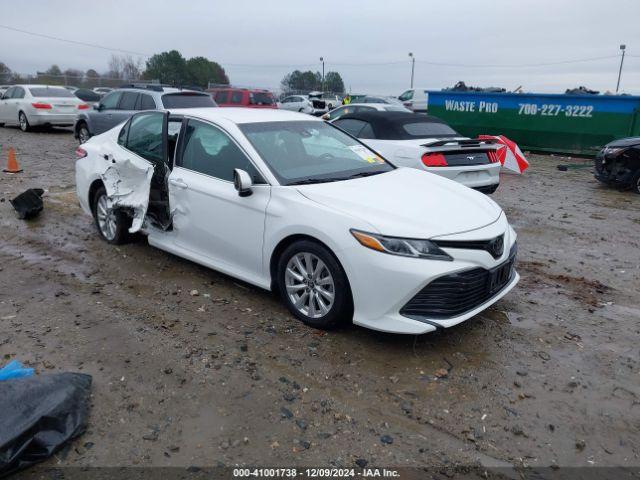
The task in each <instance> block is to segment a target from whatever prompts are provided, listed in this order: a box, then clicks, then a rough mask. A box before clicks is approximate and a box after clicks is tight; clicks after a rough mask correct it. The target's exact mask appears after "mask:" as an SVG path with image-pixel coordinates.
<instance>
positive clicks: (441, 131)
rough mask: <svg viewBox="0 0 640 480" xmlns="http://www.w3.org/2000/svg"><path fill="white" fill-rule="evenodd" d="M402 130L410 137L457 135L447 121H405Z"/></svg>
mask: <svg viewBox="0 0 640 480" xmlns="http://www.w3.org/2000/svg"><path fill="white" fill-rule="evenodd" d="M402 130H404V132H405V133H406V134H407V136H408V137H417V138H422V137H427V138H428V137H442V136H451V137H453V136H456V135H458V132H456V131H455V130H454V129H453V128H451V127H450V126H449V125H447V124H446V123H441V122H414V123H405V124H404V125H402Z"/></svg>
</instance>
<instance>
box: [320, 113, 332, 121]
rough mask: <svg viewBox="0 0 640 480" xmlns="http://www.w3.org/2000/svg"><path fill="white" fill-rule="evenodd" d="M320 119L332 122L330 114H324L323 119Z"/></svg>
mask: <svg viewBox="0 0 640 480" xmlns="http://www.w3.org/2000/svg"><path fill="white" fill-rule="evenodd" d="M320 118H322V119H323V120H331V117H330V116H329V114H328V113H325V114H324V115H322V117H320Z"/></svg>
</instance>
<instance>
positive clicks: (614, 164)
mask: <svg viewBox="0 0 640 480" xmlns="http://www.w3.org/2000/svg"><path fill="white" fill-rule="evenodd" d="M594 175H595V177H596V179H597V180H599V181H600V182H602V183H606V184H609V185H615V186H618V187H620V188H623V189H631V190H633V191H635V192H636V193H640V137H631V138H623V139H620V140H615V141H613V142H611V143H608V144H607V145H606V146H605V147H604V148H603V149H602V150H600V152H599V153H598V155H597V156H596V158H595V172H594Z"/></svg>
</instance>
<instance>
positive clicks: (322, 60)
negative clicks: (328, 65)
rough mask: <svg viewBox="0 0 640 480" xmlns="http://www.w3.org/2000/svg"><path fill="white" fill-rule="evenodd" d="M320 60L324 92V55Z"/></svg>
mask: <svg viewBox="0 0 640 480" xmlns="http://www.w3.org/2000/svg"><path fill="white" fill-rule="evenodd" d="M320 61H321V62H322V91H323V92H324V57H320Z"/></svg>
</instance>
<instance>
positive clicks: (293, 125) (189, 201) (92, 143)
mask: <svg viewBox="0 0 640 480" xmlns="http://www.w3.org/2000/svg"><path fill="white" fill-rule="evenodd" d="M76 153H77V155H78V157H79V158H78V160H77V163H76V180H77V194H78V198H79V200H80V204H81V205H82V208H83V209H84V210H85V211H86V212H87V213H89V214H91V215H93V217H94V219H95V224H96V226H97V229H98V232H99V234H100V235H101V236H102V237H103V238H104V240H106V241H107V242H109V243H113V244H118V243H122V242H125V241H126V240H127V238H128V236H129V235H130V234H131V233H134V232H137V231H141V232H142V233H143V234H145V235H146V236H147V238H148V241H149V243H150V244H151V245H153V246H155V247H158V248H161V249H163V250H166V251H168V252H171V253H173V254H175V255H178V256H181V257H184V258H187V259H189V260H192V261H194V262H197V263H199V264H202V265H205V266H207V267H210V268H213V269H215V270H218V271H221V272H224V273H226V274H229V275H231V276H234V277H237V278H239V279H241V280H244V281H246V282H249V283H251V284H254V285H257V286H259V287H262V288H265V289H269V290H275V291H277V292H279V293H280V294H281V296H282V299H283V301H284V302H285V304H286V306H287V307H288V308H289V310H290V311H291V312H292V314H293V315H295V316H296V317H297V318H298V319H300V320H302V321H303V322H305V323H306V324H308V325H311V326H314V327H319V328H329V327H333V326H335V325H337V324H338V323H340V322H342V321H346V322H350V321H352V322H353V323H355V324H357V325H362V326H365V327H368V328H372V329H376V330H382V331H387V332H397V333H411V334H421V333H426V332H431V331H434V330H436V329H439V328H446V327H451V326H453V325H456V324H458V323H460V322H462V321H464V320H467V319H469V318H471V317H473V316H474V315H476V314H477V313H479V312H481V311H482V310H484V309H486V308H487V307H488V306H489V305H491V304H493V303H494V302H496V301H497V300H499V299H500V298H501V297H503V296H504V295H505V294H506V293H507V292H509V290H511V289H512V288H513V287H514V285H515V284H516V283H517V282H518V279H519V276H518V274H517V272H516V271H515V268H514V264H515V257H516V234H515V232H514V231H513V229H512V228H511V227H510V225H509V223H508V222H507V218H506V216H505V214H504V212H503V211H502V210H501V208H500V207H499V206H498V205H497V204H496V203H495V202H493V201H492V200H491V199H489V198H488V197H487V196H485V195H483V194H481V193H479V192H476V191H474V190H471V189H469V188H466V187H464V186H462V185H460V184H458V183H456V182H453V181H451V180H447V179H445V178H442V177H439V176H437V175H433V174H431V173H428V172H425V171H420V170H416V169H413V168H396V167H395V166H394V165H392V164H391V163H389V162H387V161H386V160H385V159H383V158H381V157H380V156H379V155H377V154H376V153H375V152H373V151H372V150H370V149H369V148H367V147H366V146H365V145H364V144H363V143H360V142H359V141H358V140H356V139H354V138H353V137H351V136H349V135H347V134H346V133H344V132H343V131H341V130H340V129H338V128H336V127H334V126H333V125H331V124H328V123H326V122H323V121H322V120H320V119H315V118H311V117H309V116H307V115H304V114H300V113H296V112H288V111H282V110H254V109H237V108H221V109H213V108H212V109H190V110H172V111H171V112H163V111H153V112H141V113H138V114H136V115H134V116H133V117H131V118H130V119H129V120H128V121H127V122H126V123H124V124H122V125H119V126H117V127H115V128H113V129H112V130H110V131H108V132H105V133H104V134H101V135H98V136H95V137H93V138H91V139H90V140H89V141H88V142H86V143H84V144H83V145H81V146H80V147H79V148H78V150H77V151H76Z"/></svg>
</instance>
